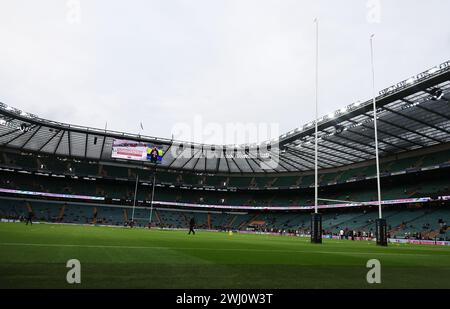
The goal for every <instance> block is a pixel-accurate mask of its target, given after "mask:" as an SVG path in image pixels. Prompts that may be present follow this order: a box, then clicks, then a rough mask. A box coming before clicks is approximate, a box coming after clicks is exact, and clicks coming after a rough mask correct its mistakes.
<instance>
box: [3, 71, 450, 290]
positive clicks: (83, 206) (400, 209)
mask: <svg viewBox="0 0 450 309" xmlns="http://www.w3.org/2000/svg"><path fill="white" fill-rule="evenodd" d="M424 69H426V68H424ZM406 78H407V79H405V80H403V81H400V82H399V83H397V84H395V85H393V86H392V87H389V88H386V89H383V90H380V91H379V93H378V95H377V97H376V107H377V115H378V116H377V119H376V120H377V124H378V127H377V133H378V146H379V160H380V165H379V167H380V181H381V204H382V216H383V218H384V219H385V220H386V236H387V246H377V245H376V244H377V243H376V238H377V237H376V235H377V234H376V233H377V231H376V230H377V228H376V222H377V219H379V208H378V206H379V205H378V198H377V185H376V178H377V174H376V171H377V169H376V160H375V159H376V158H375V137H374V132H375V130H374V118H373V107H372V100H368V101H366V102H357V103H353V104H349V105H347V106H342V108H341V109H339V110H338V111H336V112H334V113H332V114H329V115H326V116H324V117H321V118H319V119H318V121H317V130H318V131H317V132H318V138H317V143H318V162H317V166H318V174H317V177H318V195H319V198H320V199H319V201H320V203H319V205H317V208H318V210H319V212H320V214H321V228H320V237H321V240H322V239H323V242H322V243H321V244H318V243H314V242H311V227H312V225H311V214H312V213H313V212H314V207H315V175H316V174H315V152H314V151H315V121H314V120H313V119H312V121H311V122H309V123H306V124H305V125H303V126H302V127H299V128H297V129H295V130H292V131H290V132H287V133H285V134H282V135H281V136H279V138H277V139H274V140H269V141H267V142H264V143H259V144H244V145H211V144H199V143H194V142H187V141H179V140H173V139H165V138H158V137H152V136H145V135H140V134H130V133H125V132H117V131H111V130H107V129H98V128H90V127H84V126H79V125H76V124H69V123H62V122H58V121H54V120H50V119H43V118H40V117H39V116H38V115H34V114H30V113H27V111H23V110H20V109H17V108H15V107H13V106H10V104H12V103H13V102H4V103H0V147H1V148H0V175H1V177H0V217H1V223H0V230H1V232H0V250H1V254H0V273H1V275H0V287H2V288H17V287H19V288H20V287H22V288H24V287H25V288H30V287H31V288H32V287H35V288H42V287H45V288H52V287H53V288H70V287H73V286H72V285H70V284H68V283H67V281H66V273H67V268H66V262H67V261H68V260H70V259H77V260H79V261H80V263H81V265H82V269H83V275H82V284H81V285H79V286H76V287H81V288H83V287H84V288H135V287H136V288H192V287H194V288H371V287H382V288H392V287H394V288H449V287H450V285H449V284H450V281H449V280H448V278H449V277H450V266H449V265H450V229H449V228H448V222H449V221H450V62H444V63H442V64H438V65H436V66H435V67H433V68H428V69H427V70H425V71H423V72H422V73H419V74H417V75H416V76H413V77H409V78H408V77H406ZM12 105H14V104H12ZM30 214H32V215H31V217H30ZM28 219H30V220H28ZM28 221H31V222H28ZM192 221H194V222H195V235H187V234H188V229H189V227H190V225H191V222H192ZM29 223H30V224H29ZM369 259H377V260H379V261H380V262H381V265H382V274H383V280H382V282H381V284H380V285H378V286H372V285H370V284H369V283H368V282H367V281H366V272H367V270H368V269H367V268H366V263H367V261H368V260H369Z"/></svg>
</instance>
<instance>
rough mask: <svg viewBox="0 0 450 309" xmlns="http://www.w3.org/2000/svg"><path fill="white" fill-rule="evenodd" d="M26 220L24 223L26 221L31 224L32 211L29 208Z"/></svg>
mask: <svg viewBox="0 0 450 309" xmlns="http://www.w3.org/2000/svg"><path fill="white" fill-rule="evenodd" d="M26 222H27V223H26V225H28V223H30V224H31V225H33V211H32V210H31V209H29V210H28V216H27V220H26Z"/></svg>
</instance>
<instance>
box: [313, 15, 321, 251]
mask: <svg viewBox="0 0 450 309" xmlns="http://www.w3.org/2000/svg"><path fill="white" fill-rule="evenodd" d="M314 23H315V24H316V81H315V84H316V104H315V109H316V113H315V121H314V123H315V134H314V213H313V214H311V242H312V243H315V244H321V243H322V215H321V214H320V213H319V209H318V208H319V207H318V206H319V205H318V203H319V184H318V182H319V181H318V180H319V177H318V134H319V132H318V123H317V120H318V118H319V20H318V18H315V19H314Z"/></svg>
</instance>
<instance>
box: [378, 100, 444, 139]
mask: <svg viewBox="0 0 450 309" xmlns="http://www.w3.org/2000/svg"><path fill="white" fill-rule="evenodd" d="M383 108H384V109H385V110H387V111H388V112H391V113H393V114H396V115H399V116H402V117H404V118H406V119H409V120H412V121H415V122H417V123H420V124H423V125H424V126H426V127H430V128H433V129H435V130H437V131H441V132H444V133H447V134H450V131H448V130H446V129H443V128H439V127H437V126H435V125H432V124H429V123H426V122H425V121H422V120H420V119H417V118H415V117H412V116H409V115H405V114H402V113H400V112H398V111H395V110H393V109H390V108H389V107H386V106H384V107H383Z"/></svg>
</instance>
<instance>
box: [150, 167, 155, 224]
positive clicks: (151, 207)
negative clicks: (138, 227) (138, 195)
mask: <svg viewBox="0 0 450 309" xmlns="http://www.w3.org/2000/svg"><path fill="white" fill-rule="evenodd" d="M155 186H156V168H155V169H154V171H153V182H152V198H151V200H150V218H149V220H148V226H149V227H151V225H152V218H153V201H154V197H155Z"/></svg>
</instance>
